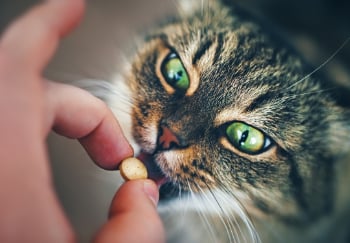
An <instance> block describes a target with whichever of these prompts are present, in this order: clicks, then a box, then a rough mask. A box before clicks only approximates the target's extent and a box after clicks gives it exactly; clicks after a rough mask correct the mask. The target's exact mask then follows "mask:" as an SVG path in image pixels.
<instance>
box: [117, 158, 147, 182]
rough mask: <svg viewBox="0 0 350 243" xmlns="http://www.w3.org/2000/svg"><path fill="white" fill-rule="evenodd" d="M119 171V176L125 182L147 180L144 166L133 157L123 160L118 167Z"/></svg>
mask: <svg viewBox="0 0 350 243" xmlns="http://www.w3.org/2000/svg"><path fill="white" fill-rule="evenodd" d="M119 170H120V174H121V176H122V177H123V178H124V180H126V181H129V180H136V179H147V177H148V173H147V169H146V166H145V165H144V164H143V163H142V162H141V161H140V160H138V159H137V158H134V157H131V158H127V159H124V160H123V161H122V162H121V164H120V165H119Z"/></svg>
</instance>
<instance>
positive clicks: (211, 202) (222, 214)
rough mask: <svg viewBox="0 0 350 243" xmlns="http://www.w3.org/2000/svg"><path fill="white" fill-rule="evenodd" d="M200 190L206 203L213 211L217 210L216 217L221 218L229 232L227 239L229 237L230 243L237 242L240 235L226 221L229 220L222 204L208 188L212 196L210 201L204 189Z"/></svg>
mask: <svg viewBox="0 0 350 243" xmlns="http://www.w3.org/2000/svg"><path fill="white" fill-rule="evenodd" d="M199 189H200V190H201V192H202V193H201V194H200V195H201V197H202V198H204V199H205V200H206V202H207V203H208V204H209V205H210V207H211V208H212V209H215V211H216V215H218V216H219V219H220V221H221V223H222V224H223V226H224V228H225V230H226V232H227V237H228V240H229V242H236V239H235V235H238V234H237V232H236V230H235V227H234V226H232V224H231V222H230V220H228V222H227V220H225V219H226V218H227V216H226V212H225V211H224V210H223V209H222V207H221V205H220V203H219V202H218V201H217V200H216V197H215V195H214V193H213V192H212V191H211V189H210V188H209V187H208V190H209V192H210V195H211V197H212V198H211V199H210V198H209V195H208V194H207V193H205V192H204V191H203V189H202V188H200V187H199ZM212 199H214V200H212ZM214 201H215V202H214Z"/></svg>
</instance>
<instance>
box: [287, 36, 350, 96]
mask: <svg viewBox="0 0 350 243" xmlns="http://www.w3.org/2000/svg"><path fill="white" fill-rule="evenodd" d="M349 41H350V37H348V38H347V39H346V40H345V41H344V42H343V43H342V44H341V45H340V47H339V48H338V49H337V50H336V51H335V52H334V53H333V54H332V55H331V56H330V57H329V58H327V59H326V61H324V62H323V63H322V64H321V65H319V66H318V67H317V68H315V69H314V70H313V71H312V72H310V73H309V74H307V75H306V76H305V77H303V78H302V79H300V80H299V81H297V82H295V83H294V84H292V85H290V86H289V87H288V88H287V89H291V88H293V87H294V86H296V85H298V84H300V83H302V82H304V81H305V80H306V79H308V78H309V77H311V76H312V75H313V74H314V73H316V72H318V71H319V70H320V69H322V68H323V67H324V66H326V65H327V64H328V63H329V62H330V61H331V60H332V59H333V58H334V57H335V56H336V55H338V53H339V52H340V51H341V50H342V49H343V48H344V47H345V46H346V45H347V44H348V42H349Z"/></svg>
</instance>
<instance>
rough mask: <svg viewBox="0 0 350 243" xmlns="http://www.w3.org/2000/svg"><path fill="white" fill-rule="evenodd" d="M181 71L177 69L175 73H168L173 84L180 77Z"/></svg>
mask: <svg viewBox="0 0 350 243" xmlns="http://www.w3.org/2000/svg"><path fill="white" fill-rule="evenodd" d="M182 74H183V72H182V71H178V72H177V73H170V75H169V78H170V79H171V80H172V81H173V84H175V83H176V82H177V81H179V80H180V79H181V77H182Z"/></svg>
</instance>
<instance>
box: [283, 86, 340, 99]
mask: <svg viewBox="0 0 350 243" xmlns="http://www.w3.org/2000/svg"><path fill="white" fill-rule="evenodd" d="M335 89H336V88H335V87H333V88H328V89H323V90H315V91H310V92H305V93H301V94H295V95H289V96H285V97H284V98H285V99H294V98H298V97H300V96H303V95H312V94H320V93H325V92H328V91H331V90H335Z"/></svg>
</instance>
